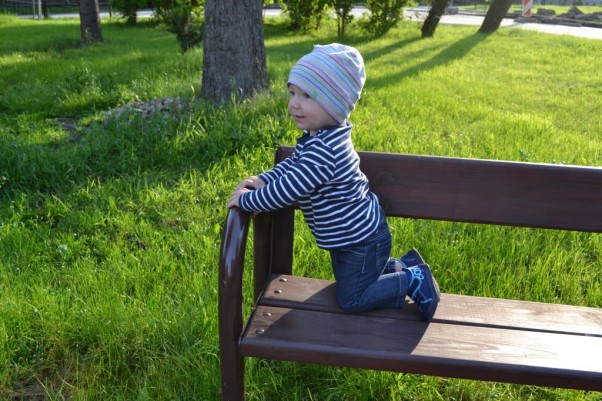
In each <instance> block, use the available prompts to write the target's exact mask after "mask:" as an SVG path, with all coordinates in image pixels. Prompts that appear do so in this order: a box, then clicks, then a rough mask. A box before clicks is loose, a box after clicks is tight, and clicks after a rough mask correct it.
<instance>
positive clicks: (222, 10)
mask: <svg viewBox="0 0 602 401" xmlns="http://www.w3.org/2000/svg"><path fill="white" fill-rule="evenodd" d="M203 43H204V55H203V79H202V86H201V97H202V98H204V99H207V100H211V101H213V102H214V103H219V102H224V101H226V102H227V101H229V100H231V98H232V95H233V94H234V93H236V96H240V97H242V98H248V97H251V96H253V94H255V92H257V91H259V90H263V89H267V88H268V87H269V82H268V73H267V67H266V54H265V46H264V42H263V10H262V2H261V1H257V0H206V2H205V32H204V38H203Z"/></svg>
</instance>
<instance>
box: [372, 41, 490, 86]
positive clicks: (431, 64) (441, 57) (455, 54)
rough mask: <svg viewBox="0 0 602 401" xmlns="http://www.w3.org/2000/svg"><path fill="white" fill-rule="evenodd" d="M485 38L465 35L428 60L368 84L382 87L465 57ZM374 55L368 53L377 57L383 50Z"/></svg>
mask: <svg viewBox="0 0 602 401" xmlns="http://www.w3.org/2000/svg"><path fill="white" fill-rule="evenodd" d="M486 39H487V35H483V34H480V33H475V34H473V35H470V36H467V37H465V38H463V39H461V40H459V41H457V42H455V43H453V44H451V45H450V46H448V47H446V48H444V49H443V50H441V51H440V52H439V53H437V54H436V55H434V56H433V57H431V58H430V59H429V60H427V61H424V62H422V63H419V64H417V65H414V66H412V67H410V68H407V69H405V70H399V71H395V72H394V73H392V74H389V75H385V76H382V77H377V78H374V79H371V80H370V86H372V87H373V88H382V87H386V86H387V85H390V84H391V82H397V81H399V80H401V79H408V78H412V77H414V76H416V75H418V74H419V73H421V72H424V71H429V70H433V69H435V68H437V67H441V66H445V65H448V64H451V63H453V62H454V61H456V60H460V59H462V58H463V57H465V56H466V55H467V54H468V53H469V52H470V51H472V49H474V48H475V47H476V46H477V45H478V44H480V43H481V42H483V41H484V40H486ZM376 53H377V54H376V55H368V56H367V57H368V58H372V57H378V56H379V55H382V54H383V52H381V51H380V50H379V51H377V52H376Z"/></svg>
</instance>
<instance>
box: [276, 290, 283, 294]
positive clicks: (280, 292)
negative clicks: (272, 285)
mask: <svg viewBox="0 0 602 401" xmlns="http://www.w3.org/2000/svg"><path fill="white" fill-rule="evenodd" d="M274 294H282V290H274Z"/></svg>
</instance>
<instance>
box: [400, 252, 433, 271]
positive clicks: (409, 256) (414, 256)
mask: <svg viewBox="0 0 602 401" xmlns="http://www.w3.org/2000/svg"><path fill="white" fill-rule="evenodd" d="M399 260H400V261H401V263H402V264H403V265H405V267H412V266H417V265H421V264H423V263H426V262H425V261H424V259H422V256H421V255H420V253H418V251H417V250H416V249H414V248H412V249H410V250H409V251H408V253H406V254H405V255H403V256H402V257H401V258H399Z"/></svg>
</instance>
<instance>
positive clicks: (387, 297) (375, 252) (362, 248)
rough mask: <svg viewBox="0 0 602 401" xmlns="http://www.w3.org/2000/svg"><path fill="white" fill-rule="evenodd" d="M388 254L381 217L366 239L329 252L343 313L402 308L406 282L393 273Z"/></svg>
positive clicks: (387, 235)
mask: <svg viewBox="0 0 602 401" xmlns="http://www.w3.org/2000/svg"><path fill="white" fill-rule="evenodd" d="M390 252H391V232H390V231H389V226H388V225H387V221H386V219H385V217H384V215H383V216H382V223H381V224H380V226H379V227H378V229H377V230H376V231H375V232H374V233H373V234H372V235H371V236H370V237H368V238H367V239H366V240H364V241H362V242H360V243H358V244H353V245H351V246H348V247H344V248H341V249H336V250H332V251H330V257H331V261H332V270H333V272H334V277H335V280H336V282H337V299H338V301H339V305H340V306H341V308H342V309H343V310H345V311H347V312H361V311H365V310H369V309H374V308H379V307H387V308H401V307H403V305H404V302H405V296H406V293H407V291H408V282H407V278H406V275H405V273H404V272H395V259H392V258H390V257H389V256H390Z"/></svg>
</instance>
